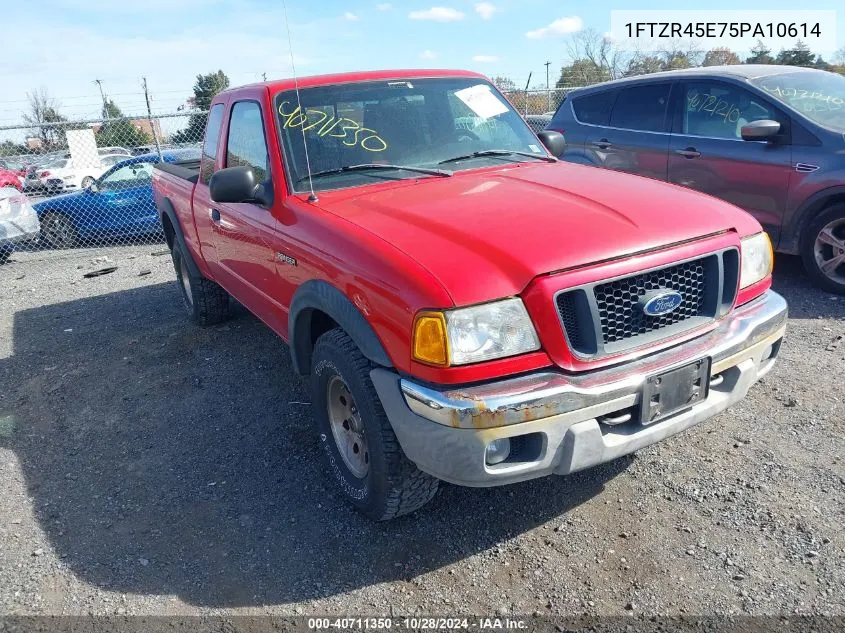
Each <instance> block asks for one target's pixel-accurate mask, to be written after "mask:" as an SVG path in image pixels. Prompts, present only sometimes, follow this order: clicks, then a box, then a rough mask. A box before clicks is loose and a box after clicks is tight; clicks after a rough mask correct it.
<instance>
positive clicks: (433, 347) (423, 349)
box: [413, 312, 449, 367]
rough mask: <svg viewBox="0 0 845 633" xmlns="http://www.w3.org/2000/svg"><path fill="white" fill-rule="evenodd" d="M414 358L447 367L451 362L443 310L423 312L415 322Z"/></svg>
mask: <svg viewBox="0 0 845 633" xmlns="http://www.w3.org/2000/svg"><path fill="white" fill-rule="evenodd" d="M413 349H414V354H413V355H414V360H417V361H420V362H421V363H426V364H428V365H439V366H441V367H445V366H446V365H448V364H449V341H448V339H447V338H446V317H444V316H443V313H441V312H421V313H420V314H418V315H417V320H416V321H415V322H414V347H413Z"/></svg>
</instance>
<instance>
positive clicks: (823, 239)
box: [813, 218, 845, 285]
mask: <svg viewBox="0 0 845 633" xmlns="http://www.w3.org/2000/svg"><path fill="white" fill-rule="evenodd" d="M813 255H814V256H815V259H816V265H817V266H818V268H819V270H820V271H821V272H822V274H823V275H824V276H825V277H827V278H828V279H830V280H831V281H834V282H835V283H838V284H843V285H845V218H838V219H836V220H833V221H832V222H828V223H827V224H826V225H825V226H824V227H823V228H822V229H821V230H820V231H819V233H818V235H816V241H815V243H814V244H813Z"/></svg>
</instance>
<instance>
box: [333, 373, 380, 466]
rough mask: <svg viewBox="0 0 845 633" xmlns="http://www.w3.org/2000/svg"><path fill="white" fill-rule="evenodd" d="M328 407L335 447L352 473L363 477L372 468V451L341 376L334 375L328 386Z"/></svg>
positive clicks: (350, 394) (355, 406) (356, 409)
mask: <svg viewBox="0 0 845 633" xmlns="http://www.w3.org/2000/svg"><path fill="white" fill-rule="evenodd" d="M326 408H327V410H328V414H329V426H331V429H332V436H333V437H334V442H335V446H337V451H338V453H340V457H341V459H342V460H343V463H344V464H346V467H347V468H348V469H349V472H350V473H352V474H353V475H354V476H355V477H357V478H358V479H363V478H364V477H366V476H367V473H368V472H369V471H370V452H369V447H368V446H367V438H366V435H365V433H364V425H363V422H362V421H361V412H360V411H359V410H358V406H357V405H356V404H355V398H353V397H352V393H351V392H350V391H349V387H347V386H346V383H345V382H344V381H343V379H342V378H340V376H332V377H331V378H330V379H329V382H328V384H327V385H326Z"/></svg>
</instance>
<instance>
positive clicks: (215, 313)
mask: <svg viewBox="0 0 845 633" xmlns="http://www.w3.org/2000/svg"><path fill="white" fill-rule="evenodd" d="M170 255H171V257H172V258H173V268H175V269H176V280H177V281H178V282H179V289H180V290H181V291H182V301H183V302H184V304H185V309H186V310H187V311H188V316H189V317H190V318H191V320H192V321H193V322H194V323H196V324H197V325H214V324H215V323H220V322H221V321H225V320H226V319H227V318H228V317H229V293H227V292H226V291H225V290H223V288H221V287H220V286H218V285H217V284H216V283H214V282H213V281H211V280H210V279H206V278H205V277H203V276H202V275H193V274H191V269H190V266H188V261H187V259H186V257H190V256H189V255H186V254H185V253H183V252H182V247H181V246H179V242H178V241H174V243H173V250H172V251H171V253H170Z"/></svg>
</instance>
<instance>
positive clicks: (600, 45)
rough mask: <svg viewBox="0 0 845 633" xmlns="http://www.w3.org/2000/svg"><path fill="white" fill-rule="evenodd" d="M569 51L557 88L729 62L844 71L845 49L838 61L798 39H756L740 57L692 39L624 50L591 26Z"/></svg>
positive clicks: (844, 73) (573, 43)
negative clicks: (776, 43) (770, 42)
mask: <svg viewBox="0 0 845 633" xmlns="http://www.w3.org/2000/svg"><path fill="white" fill-rule="evenodd" d="M568 53H569V58H570V59H572V61H571V62H570V63H569V64H567V65H564V66H563V67H562V68H561V71H560V76H559V78H558V80H557V82H556V84H555V87H557V88H568V87H573V86H583V85H588V84H594V83H599V82H602V81H609V80H611V79H618V78H620V77H632V76H636V75H647V74H650V73H656V72H660V71H664V70H678V69H682V68H692V67H695V66H724V65H732V64H783V65H786V66H803V67H806V68H818V69H820V70H827V71H830V72H835V73H839V74H841V75H845V49H842V50H841V51H840V52H839V53H838V54H837V63H829V62H827V61H825V60H824V59H823V58H822V56H821V55H818V54H816V53H814V52H813V51H812V50H811V49H810V47H809V46H807V44H805V43H804V42H802V41H800V40H799V41H798V42H797V44H796V46H795V47H794V48H791V49H782V50H780V51H779V52H778V53H776V54H775V53H774V52H773V51H772V50H771V49H770V48H769V47H767V46H766V45H765V44H764V43H763V42H762V41H760V40H758V41H757V44H756V45H755V46H754V47H753V48H752V49H751V54H750V55H749V56H748V57H746V58H745V59H742V58H741V57H740V56H739V55H738V54H737V53H735V52H734V51H732V50H730V49H729V48H725V47H718V48H713V49H710V50H708V51H702V50H700V49H699V48H697V46H696V45H695V44H694V43H691V44H676V45H674V46H671V47H668V48H666V49H665V50H662V51H657V52H653V53H643V52H639V51H634V52H624V51H620V50H618V49H617V48H616V47H615V46H614V45H613V42H612V41H611V40H610V39H608V38H607V37H604V36H602V35H600V34H598V33H597V32H596V31H594V30H586V31H582V32H580V33H578V34H576V35H575V36H574V37H573V38H572V39H571V41H570V42H569V44H568Z"/></svg>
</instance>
